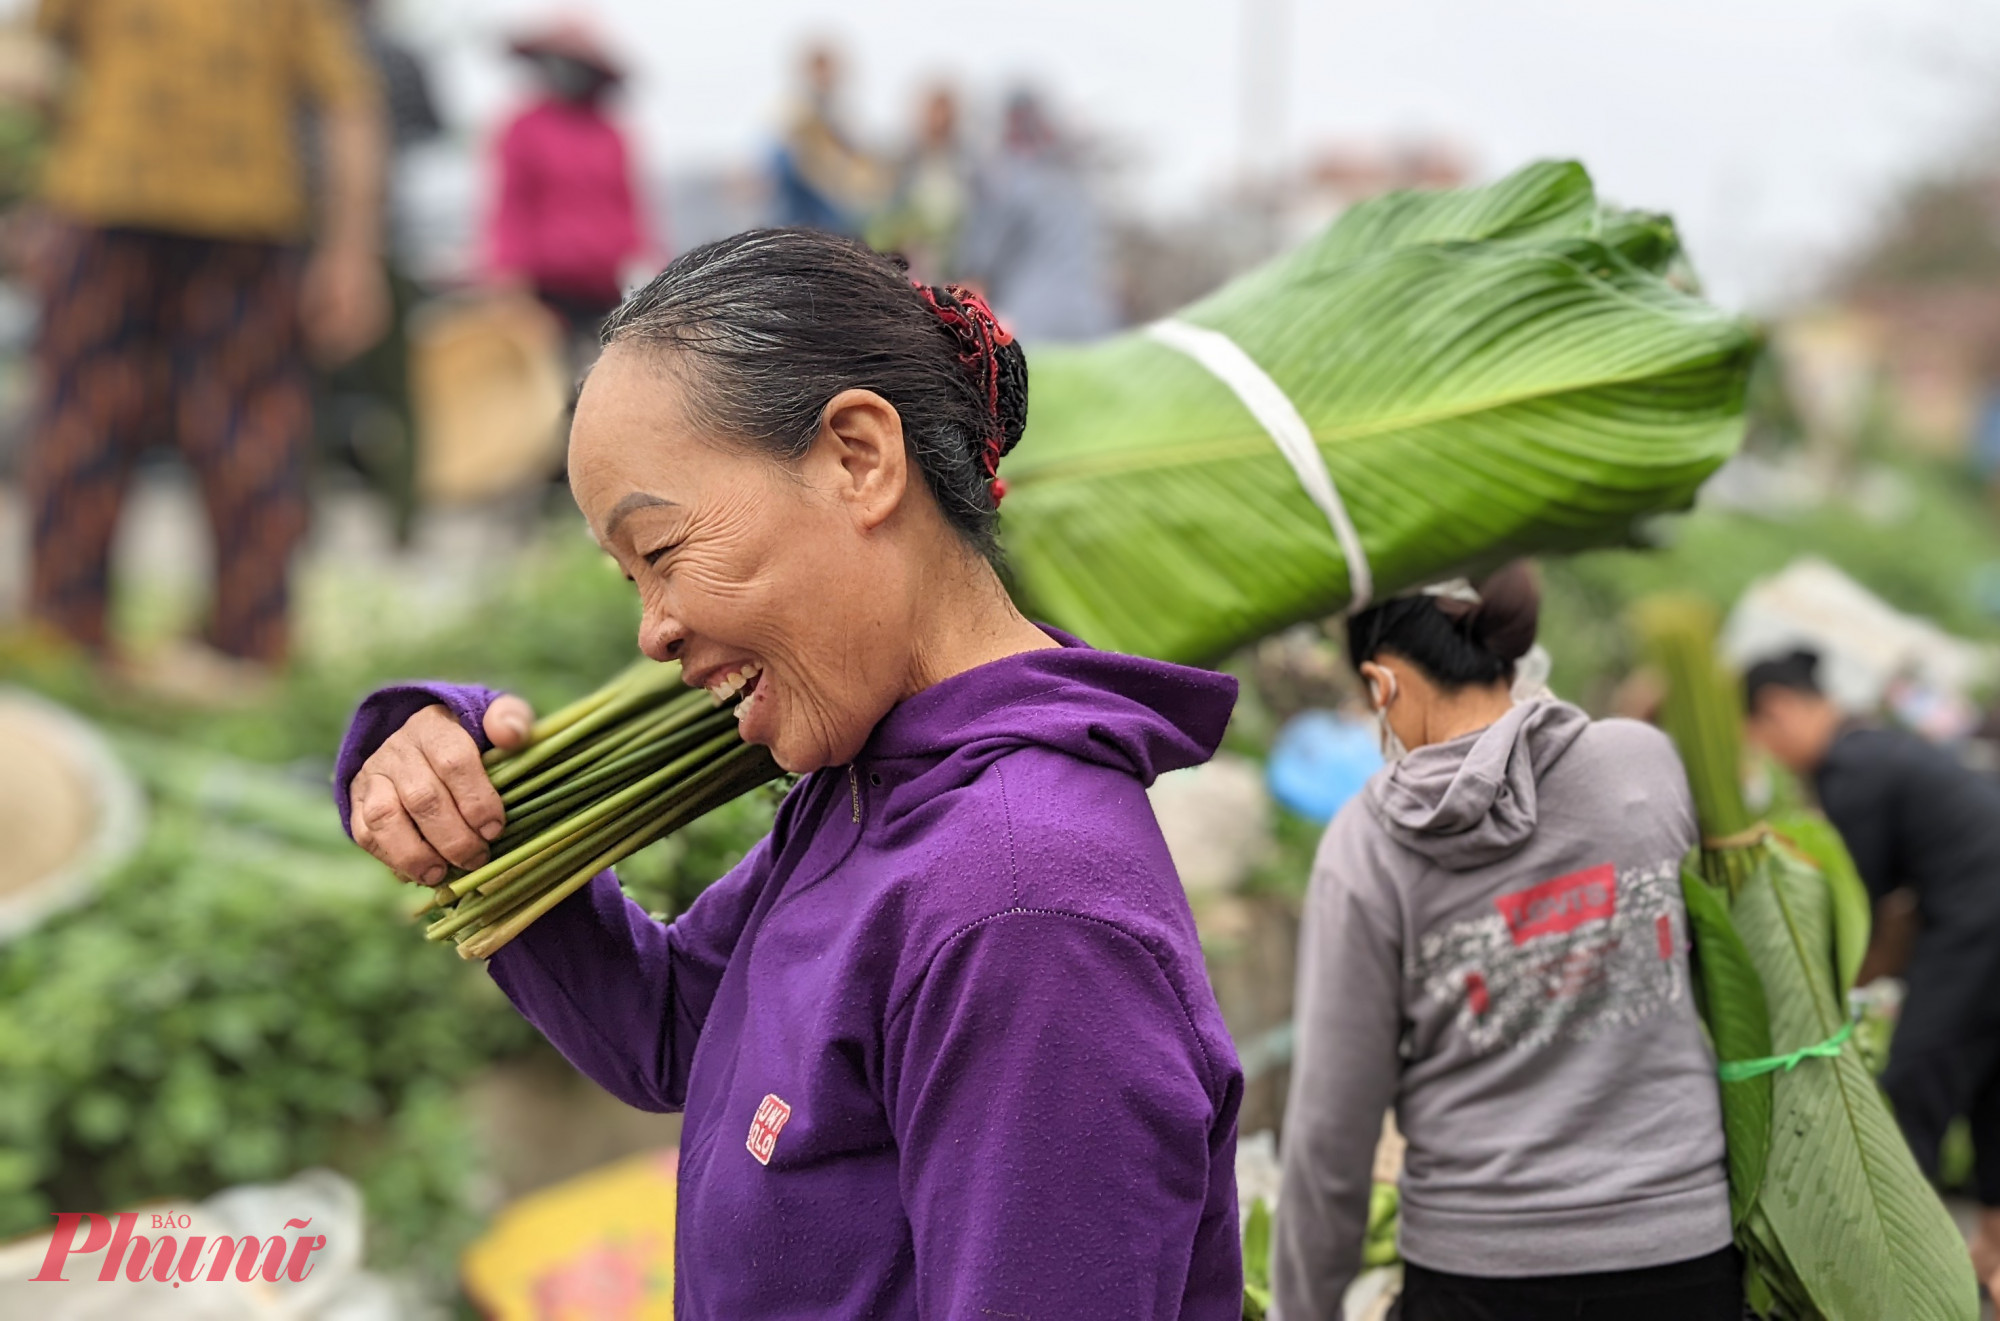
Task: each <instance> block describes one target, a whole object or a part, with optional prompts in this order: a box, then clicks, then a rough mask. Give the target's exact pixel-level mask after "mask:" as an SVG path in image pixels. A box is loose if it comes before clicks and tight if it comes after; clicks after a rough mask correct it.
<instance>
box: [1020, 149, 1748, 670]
mask: <svg viewBox="0 0 2000 1321" xmlns="http://www.w3.org/2000/svg"><path fill="white" fill-rule="evenodd" d="M1681 269H1682V267H1681V264H1680V249H1679V245H1678V242H1677V240H1676V239H1675V236H1674V231H1673V227H1672V225H1671V223H1670V222H1668V221H1666V220H1665V219H1664V218H1660V217H1653V216H1642V215H1636V214H1633V213H1627V212H1615V211H1611V210H1608V209H1606V208H1604V207H1602V206H1600V205H1599V203H1598V201H1597V198H1596V196H1595V194H1594V192H1593V191H1592V188H1591V183H1590V178H1589V176H1588V175H1587V174H1586V173H1585V172H1584V170H1583V168H1582V167H1581V166H1578V165H1575V164H1557V163H1548V164H1538V165H1533V166H1529V167H1528V168H1526V169H1523V170H1521V171H1520V172H1518V173H1516V174H1514V175H1512V176H1510V177H1509V178H1507V179H1504V180H1502V181H1500V182H1499V183H1496V184H1494V185H1492V186H1490V187H1485V188H1476V189H1468V190H1464V191H1459V192H1442V193H1403V194H1396V195H1392V196H1389V197H1385V198H1382V199H1379V200H1377V201H1374V202H1370V203H1367V204H1364V205H1362V206H1358V207H1355V208H1354V209H1353V210H1351V211H1349V212H1348V213H1347V214H1345V215H1344V216H1342V217H1341V219H1340V220H1339V221H1337V222H1336V223H1335V224H1334V225H1333V226H1332V227H1330V228H1329V229H1327V230H1326V231H1325V232H1324V233H1322V234H1321V235H1320V236H1319V237H1318V238H1317V239H1316V240H1314V241H1313V242H1311V243H1309V244H1307V245H1306V246H1304V247H1303V248H1300V249H1298V250H1297V251H1295V252H1292V253H1290V254H1288V255H1286V256H1284V257H1282V258H1279V259H1278V260H1276V261H1274V262H1272V263H1270V264H1269V265H1267V266H1264V267H1261V268H1259V269H1258V270H1255V271H1252V272H1250V273H1249V274H1247V275H1245V276H1244V277H1242V278H1241V279H1238V280H1236V281H1235V282H1233V283H1231V284H1230V285H1228V286H1227V287H1225V288H1224V289H1222V290H1221V291H1219V292H1218V293H1216V294H1214V295H1212V296H1210V297H1209V298H1206V299H1204V300H1202V301H1201V302H1199V303H1197V304H1195V305H1194V306H1193V307H1190V308H1188V309H1187V310H1186V311H1185V312H1184V313H1183V314H1182V316H1181V318H1180V319H1181V320H1184V321H1187V322H1190V323H1193V324H1195V325H1197V326H1200V327H1204V328H1207V329H1210V330H1216V331H1221V332H1223V333H1224V334H1227V335H1228V336H1229V337H1230V338H1231V339H1232V340H1234V341H1235V343H1236V344H1237V346H1238V347H1240V348H1241V349H1242V350H1243V351H1244V352H1245V353H1247V354H1248V355H1249V357H1250V358H1251V359H1252V360H1254V361H1255V363H1256V364H1257V365H1258V366H1259V367H1261V368H1262V369H1263V371H1264V372H1265V373H1266V374H1267V375H1268V376H1269V377H1270V378H1271V379H1272V380H1273V381H1274V382H1275V383H1276V384H1277V386H1278V387H1279V388H1281V389H1282V390H1283V391H1284V393H1285V394H1286V395H1287V396H1289V397H1290V399H1291V402H1292V403H1293V405H1295V406H1296V408H1297V410H1298V412H1299V414H1300V415H1301V417H1302V418H1303V419H1304V421H1305V422H1306V423H1307V424H1308V426H1309V427H1310V429H1311V431H1312V434H1313V438H1314V441H1315V443H1316V445H1317V448H1318V450H1319V452H1320V454H1321V456H1322V457H1323V458H1324V460H1325V463H1326V467H1327V470H1328V472H1329V474H1330V475H1331V477H1332V479H1333V482H1334V485H1335V487H1336V488H1337V489H1338V491H1339V493H1340V495H1341V497H1342V500H1343V502H1344V504H1345V505H1346V508H1347V510H1348V512H1349V513H1350V514H1351V516H1352V519H1353V522H1354V524H1355V526H1356V529H1357V531H1358V532H1359V535H1360V540H1361V543H1362V545H1363V546H1364V548H1365V550H1366V552H1367V558H1368V560H1369V562H1370V564H1371V566H1372V568H1373V576H1374V579H1375V583H1376V591H1377V595H1381V594H1383V593H1385V592H1388V591H1394V590H1398V589H1401V588H1404V587H1407V586H1410V585H1413V584H1415V583H1417V582H1421V581H1425V580H1428V579H1431V578H1435V577H1439V576H1442V575H1444V574H1446V573H1448V572H1452V571H1457V570H1460V569H1463V568H1470V567H1475V566H1477V565H1479V564H1481V563H1482V562H1498V561H1500V560H1503V559H1506V558H1510V557H1512V556H1515V555H1520V554H1525V553H1529V552H1534V551H1546V550H1558V549H1570V548H1577V547H1584V546H1592V545H1602V544H1606V543H1609V542H1616V541H1620V540H1623V539H1624V538H1626V537H1627V535H1628V534H1629V530H1630V528H1631V525H1632V523H1633V522H1634V520H1635V519H1638V518H1640V517H1642V516H1644V515H1647V514H1651V513H1654V512H1657V511H1659V510H1663V509H1668V508H1674V507H1679V506H1682V505H1684V504H1686V503H1687V502H1688V501H1689V500H1690V499H1691V497H1692V496H1693V493H1694V490H1695V488H1696V487H1697V486H1698V485H1699V484H1700V482H1701V481H1702V479H1703V478H1704V477H1706V476H1707V475H1708V474H1709V473H1710V472H1711V471H1713V470H1714V468H1715V467H1716V466H1717V465H1719V464H1720V463H1721V462H1722V461H1723V460H1724V459H1725V458H1727V457H1728V456H1729V455H1730V453H1732V452H1733V451H1734V449H1735V447H1736V444H1737V442H1738V439H1739V437H1740V434H1741V430H1742V412H1743V398H1744V387H1745V383H1746V381H1747V378H1748V372H1749V366H1750V362H1751V359H1752V356H1753V352H1754V340H1753V336H1752V335H1751V334H1750V332H1749V331H1748V330H1747V328H1746V327H1745V326H1744V325H1743V324H1742V323H1741V322H1739V321H1736V320H1734V319H1732V318H1730V317H1727V316H1724V315H1723V314H1721V313H1720V312H1718V311H1716V310H1715V309H1714V308H1712V307H1710V306H1709V305H1708V304H1706V303H1704V302H1702V301H1701V300H1700V299H1699V298H1697V297H1695V296H1693V295H1692V294H1690V293H1687V292H1684V291H1683V290H1682V289H1681V288H1679V287H1677V281H1676V280H1675V279H1673V278H1670V277H1671V276H1675V275H1677V274H1678V272H1679V271H1680V270H1681ZM1031 368H1032V377H1033V391H1034V403H1033V408H1032V409H1031V410H1030V425H1029V427H1028V431H1027V435H1026V436H1025V437H1024V439H1023V440H1022V442H1021V445H1020V447H1019V449H1018V450H1016V452H1015V453H1014V454H1013V455H1012V456H1011V457H1009V459H1008V461H1007V467H1006V476H1007V483H1008V487H1009V490H1010V494H1009V496H1008V498H1007V505H1006V511H1005V517H1004V518H1003V520H1002V523H1003V533H1004V537H1005V540H1006V544H1007V549H1008V551H1009V554H1010V556H1011V560H1012V566H1013V572H1014V578H1015V586H1016V589H1017V594H1018V596H1019V599H1020V600H1021V602H1022V605H1023V606H1024V607H1025V608H1027V609H1028V610H1029V611H1030V612H1031V613H1033V614H1034V615H1035V616H1036V617H1037V618H1043V619H1048V620H1050V621H1051V622H1054V623H1057V624H1060V625H1063V626H1064V627H1067V628H1070V629H1072V630H1074V631H1076V632H1078V633H1080V634H1081V635H1082V636H1084V637H1086V638H1088V639H1089V640H1090V641H1091V642H1092V643H1094V644H1096V645H1098V646H1103V647H1110V648H1115V649H1117V650H1122V651H1132V652H1138V653H1141V654H1144V655H1150V656H1158V657H1162V658H1166V659H1172V660H1183V661H1204V660H1210V659H1213V658H1215V657H1218V656H1220V655H1222V654H1224V653H1226V652H1228V651H1230V650H1231V649H1233V648H1235V647H1237V646H1240V645H1242V644H1244V643H1246V642H1249V641H1253V640H1255V639H1256V638H1259V637H1262V636H1265V635H1266V634H1269V633H1271V632H1273V631H1275V630H1277V629H1279V628H1282V627H1284V626H1285V625H1288V624H1291V623H1294V622H1297V621H1299V620H1303V619H1310V618H1315V617H1319V616H1323V615H1326V614H1329V613H1332V612H1333V611H1335V610H1338V609H1339V608H1341V607H1342V606H1343V605H1345V604H1346V603H1347V602H1348V599H1349V589H1348V583H1349V569H1348V565H1347V564H1346V562H1345V559H1344V557H1343V556H1342V554H1341V551H1340V548H1339V545H1338V543H1337V541H1336V538H1335V536H1334V534H1333V533H1332V531H1330V529H1329V525H1328V521H1327V519H1326V517H1325V516H1323V515H1322V513H1321V512H1320V510H1319V508H1318V507H1317V506H1315V505H1314V504H1313V503H1312V502H1311V500H1309V499H1308V497H1307V496H1306V494H1305V493H1304V491H1303V490H1302V489H1301V487H1300V484H1299V480H1298V478H1297V477H1295V476H1294V474H1293V471H1292V469H1291V468H1290V467H1289V466H1288V464H1287V462H1286V460H1285V459H1284V458H1283V457H1282V456H1281V454H1280V452H1279V451H1278V449H1277V448H1276V447H1275V446H1274V444H1273V442H1272V440H1271V439H1270V437H1269V436H1268V435H1267V434H1266V432H1265V430H1264V428H1263V426H1262V425H1260V423H1259V422H1258V421H1257V420H1256V418H1255V417H1253V416H1252V414H1251V413H1250V411H1249V409H1248V408H1247V407H1246V406H1245V405H1244V404H1243V403H1242V402H1241V401H1240V400H1239V399H1238V398H1237V396H1236V395H1235V393H1234V392H1233V391H1232V390H1231V388H1230V387H1229V386H1227V385H1225V384H1223V383H1222V381H1220V380H1219V379H1218V378H1216V377H1215V376H1214V375H1212V374H1211V373H1210V372H1209V371H1208V370H1207V369H1206V368H1204V367H1202V366H1201V365H1199V364H1197V363H1196V362H1195V361H1194V360H1192V359H1191V358H1189V357H1187V356H1184V355H1183V354H1182V353H1180V352H1179V351H1177V350H1176V349H1174V348H1170V347H1168V346H1167V345H1165V344H1163V343H1160V342H1158V341H1157V340H1155V339H1153V338H1150V337H1148V336H1147V335H1145V334H1143V333H1134V334H1129V335H1125V336H1121V337H1119V338H1117V339H1113V340H1111V341H1108V342H1106V343H1103V344H1099V345H1094V346H1092V347H1089V348H1083V349H1071V350H1048V351H1044V352H1038V353H1036V354H1034V355H1033V357H1032V359H1031Z"/></svg>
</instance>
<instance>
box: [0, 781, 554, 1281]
mask: <svg viewBox="0 0 2000 1321" xmlns="http://www.w3.org/2000/svg"><path fill="white" fill-rule="evenodd" d="M128 748H129V751H130V752H131V753H132V754H134V755H133V756H132V760H134V761H135V762H137V763H138V764H139V765H140V766H141V768H142V771H143V774H144V778H145V779H146V781H147V783H148V787H149V788H150V789H151V790H152V791H153V795H154V806H153V812H152V819H151V822H150V828H149V831H148V835H147V838H146V841H145V843H144V845H143V847H142V848H141V851H140V852H139V854H138V855H137V856H136V857H135V858H134V859H133V860H132V861H131V862H130V863H129V864H128V865H127V866H125V867H124V868H123V869H122V870H121V871H120V872H119V873H118V874H117V875H115V876H113V877H112V878H110V880H109V881H108V883H107V884H106V886H105V888H104V890H103V892H102V893H101V894H100V895H99V896H98V897H97V899H96V900H95V901H94V902H93V903H92V904H90V905H89V906H87V907H85V908H82V909H78V910H75V911H73V912H70V913H67V914H65V915H63V916H62V917H60V918H58V919H56V920H54V921H52V922H50V923H49V924H48V925H46V926H44V927H42V928H41V929H39V930H37V931H34V932H32V933H30V934H28V935H27V936H25V937H23V938H21V939H19V940H17V941H15V942H14V943H12V944H10V945H7V946H5V947H4V948H0V1238H4V1237H7V1236H10V1235H14V1234H21V1233H27V1232H30V1231H34V1230H39V1229H43V1228H46V1227H47V1224H48V1220H47V1216H48V1213H49V1212H51V1211H57V1210H64V1211H74V1210H108V1209H112V1208H116V1207H122V1206H129V1205H132V1204H134V1203H136V1202H139V1201H142V1200H145V1199H150V1198H161V1197H201V1196H204V1195H206V1194H207V1193H209V1192H212V1191H214V1190H216V1189H217V1188H220V1187H224V1186H226V1185H229V1184H233V1183H239V1182H244V1181H252V1180H275V1179H282V1178H285V1177H288V1176H290V1175H291V1174H293V1173H295V1172H297V1171H298V1170H300V1169H303V1168H306V1167H309V1166H314V1165H328V1166H331V1167H333V1168H336V1169H340V1170H342V1171H344V1172H346V1173H348V1174H350V1175H351V1176H353V1177H354V1178H356V1180H357V1181H358V1182H359V1183H360V1184H361V1186H362V1188H363V1190H364V1193H365V1195H366V1197H367V1204H368V1209H369V1215H370V1220H371V1224H372V1228H373V1231H374V1232H373V1233H372V1234H371V1248H372V1250H373V1252H374V1255H375V1259H376V1260H378V1261H381V1262H385V1263H388V1264H396V1263H397V1262H398V1261H399V1260H401V1259H403V1257H404V1254H406V1253H413V1254H416V1257H415V1259H414V1261H413V1264H417V1265H424V1266H429V1267H431V1268H433V1269H439V1268H442V1267H444V1266H447V1265H448V1263H449V1261H450V1259H451V1258H450V1254H451V1251H452V1249H453V1247H454V1245H455V1244H456V1243H458V1242H459V1241H461V1240H462V1239H463V1237H464V1236H465V1234H466V1233H467V1232H468V1231H469V1230H470V1229H471V1228H472V1227H473V1226H474V1224H475V1223H476V1222H475V1220H474V1218H473V1215H474V1208H473V1206H472V1205H471V1203H470V1202H469V1200H468V1199H469V1196H470V1192H471V1188H472V1176H473V1175H474V1173H475V1172H476V1169H477V1165H478V1160H479V1152H478V1151H477V1149H476V1148H475V1146H474V1145H473V1144H474V1142H475V1137H474V1135H472V1134H471V1133H470V1132H468V1130H467V1128H466V1125H465V1123H464V1118H463V1113H462V1107H461V1106H460V1104H459V1101H458V1098H457V1095H456V1092H455V1088H456V1087H457V1086H458V1085H459V1084H461V1083H463V1082H464V1081H465V1080H466V1079H467V1078H469V1077H470V1076H471V1074H472V1073H473V1072H474V1071H475V1070H476V1069H478V1068H479V1067H480V1066H481V1065H482V1064H484V1063H485V1062H486V1061H488V1060H489V1059H492V1058H494V1057H495V1056H497V1055H502V1054H505V1053H508V1052H511V1051H517V1050H520V1049H522V1048H524V1047H526V1046H527V1045H528V1044H529V1042H530V1041H531V1039H532V1033H531V1030H530V1029H529V1028H528V1027H527V1025H526V1024H525V1023H524V1022H523V1021H522V1020H521V1019H520V1018H519V1017H518V1016H516V1015H515V1014H514V1013H513V1011H512V1010H511V1009H510V1008H509V1007H508V1006H507V1004H506V1001H505V999H504V998H503V997H502V996H501V995H500V993H499V991H498V990H497V989H496V988H494V987H493V985H492V984H491V982H490V980H489V979H487V978H486V977H484V976H483V975H481V974H479V973H478V972H476V971H475V970H473V969H470V968H467V967H464V966H462V965H460V964H458V963H457V961H455V960H445V961H442V962H441V961H439V960H436V959H426V958H422V957H414V958H413V957H412V956H411V951H410V947H409V939H408V937H409V933H408V931H407V929H406V922H407V918H406V916H405V914H406V910H407V905H408V896H407V894H405V893H402V892H401V891H400V887H398V886H397V885H396V884H395V883H394V882H393V881H391V880H390V879H389V878H388V876H387V875H386V874H385V873H384V872H383V870H382V869H381V868H380V867H379V866H377V865H376V864H375V863H373V862H372V861H370V860H369V859H368V858H367V857H365V856H364V855H362V854H361V853H360V852H359V851H358V850H356V849H355V848H354V846H353V845H352V844H351V843H349V842H348V841H347V839H346V837H345V836H343V835H342V834H341V832H340V828H339V823H338V821H337V819H336V818H335V817H334V815H333V813H332V812H331V810H330V809H329V807H328V805H327V801H326V797H325V794H324V792H323V790H321V789H320V788H319V787H318V786H317V785H312V784H309V783H297V782H291V781H287V780H286V779H284V778H282V777H280V776H273V775H271V774H269V773H268V772H265V771H262V770H260V769H259V768H255V767H251V766H247V765H245V764H243V763H236V762H230V761H227V760H224V759H220V758H216V757H213V756H211V755H208V754H203V753H198V752H195V753H191V752H189V751H187V750H185V749H182V748H177V747H174V746H172V745H167V744H161V743H157V742H133V743H131V744H129V745H128Z"/></svg>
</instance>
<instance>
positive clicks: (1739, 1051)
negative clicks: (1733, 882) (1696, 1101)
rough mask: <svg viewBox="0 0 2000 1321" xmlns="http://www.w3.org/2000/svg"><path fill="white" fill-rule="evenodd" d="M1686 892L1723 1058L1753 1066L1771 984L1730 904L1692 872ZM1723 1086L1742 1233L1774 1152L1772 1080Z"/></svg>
mask: <svg viewBox="0 0 2000 1321" xmlns="http://www.w3.org/2000/svg"><path fill="white" fill-rule="evenodd" d="M1681 894H1682V896H1683V897H1684V898H1685V900H1686V902H1687V915H1688V930H1689V932H1690V933H1691V934H1692V935H1693V937H1694V954H1695V958H1694V969H1695V975H1696V976H1698V977H1699V978H1700V979H1701V989H1702V1005H1703V1008H1704V1013H1705V1017H1706V1021H1707V1023H1708V1035H1709V1039H1710V1040H1711V1041H1713V1042H1714V1043H1715V1053H1716V1057H1717V1058H1718V1059H1720V1060H1749V1059H1761V1058H1763V1057H1765V1056H1767V1055H1769V1054H1770V1053H1771V1018H1770V1009H1769V1007H1768V1006H1767V1005H1766V1004H1765V1001H1764V983H1763V982H1762V981H1761V980H1760V979H1759V978H1758V976H1757V969H1756V968H1755V967H1754V966H1752V964H1751V962H1750V953H1749V951H1748V950H1747V949H1745V948H1744V946H1743V939H1742V937H1740V936H1738V935H1737V934H1736V927H1735V925H1734V924H1733V923H1731V921H1730V920H1729V909H1728V907H1727V905H1725V904H1724V902H1723V900H1722V898H1721V896H1719V895H1717V894H1716V893H1715V891H1713V890H1711V889H1710V888H1709V887H1708V884H1707V883H1706V882H1705V881H1703V880H1702V879H1701V878H1700V877H1699V876H1698V875H1696V874H1694V872H1693V871H1692V870H1685V871H1683V872H1682V873H1681ZM1717 1085H1718V1086H1719V1087H1720V1088H1721V1090H1722V1128H1723V1132H1724V1134H1725V1135H1726V1136H1727V1138H1728V1144H1729V1210H1730V1221H1731V1223H1732V1224H1735V1225H1737V1226H1739V1227H1740V1226H1741V1225H1742V1224H1743V1221H1744V1219H1745V1217H1746V1216H1748V1215H1749V1213H1750V1208H1751V1206H1753V1205H1754V1204H1755V1202H1756V1199H1757V1192H1758V1190H1759V1189H1760V1188H1762V1187H1763V1185H1764V1169H1765V1162H1766V1160H1767V1158H1768V1156H1769V1154H1770V1148H1771V1092H1772V1082H1771V1076H1770V1075H1769V1074H1763V1075H1761V1076H1759V1077H1755V1078H1745V1079H1743V1080H1742V1081H1740V1082H1723V1083H1718V1084H1717Z"/></svg>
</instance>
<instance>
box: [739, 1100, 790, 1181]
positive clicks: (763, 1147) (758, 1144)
mask: <svg viewBox="0 0 2000 1321" xmlns="http://www.w3.org/2000/svg"><path fill="white" fill-rule="evenodd" d="M791 1117H792V1108H791V1107H790V1106H788V1105H786V1104H785V1103H784V1102H783V1101H780V1100H779V1099H778V1098H777V1097H775V1096H766V1097H765V1098H764V1100H763V1101H762V1103H760V1104H759V1105H758V1107H757V1114H756V1116H755V1117H754V1118H752V1119H751V1120H750V1141H749V1142H748V1143H747V1144H746V1145H748V1146H749V1148H750V1154H751V1155H752V1156H755V1157H756V1158H757V1163H758V1164H759V1165H769V1164H770V1163H771V1153H772V1152H774V1151H776V1150H777V1149H778V1134H780V1133H782V1132H784V1131H785V1121H786V1120H788V1119H790V1118H791Z"/></svg>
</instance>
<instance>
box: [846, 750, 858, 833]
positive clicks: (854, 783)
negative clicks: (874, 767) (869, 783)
mask: <svg viewBox="0 0 2000 1321" xmlns="http://www.w3.org/2000/svg"><path fill="white" fill-rule="evenodd" d="M847 787H848V788H849V789H852V790H853V791H854V824H856V825H860V824H861V775H860V772H858V771H856V770H855V769H854V764H853V763H852V762H849V763H848V766H847Z"/></svg>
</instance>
